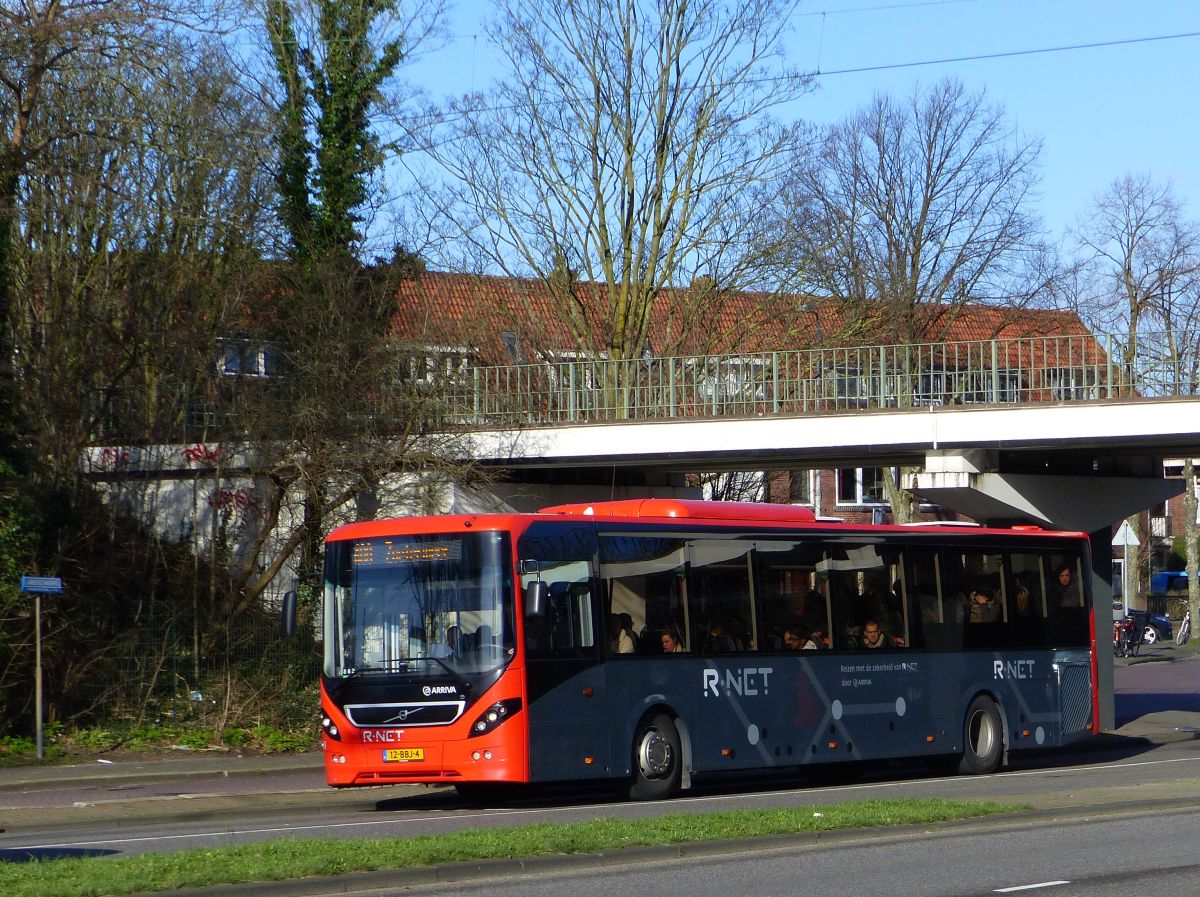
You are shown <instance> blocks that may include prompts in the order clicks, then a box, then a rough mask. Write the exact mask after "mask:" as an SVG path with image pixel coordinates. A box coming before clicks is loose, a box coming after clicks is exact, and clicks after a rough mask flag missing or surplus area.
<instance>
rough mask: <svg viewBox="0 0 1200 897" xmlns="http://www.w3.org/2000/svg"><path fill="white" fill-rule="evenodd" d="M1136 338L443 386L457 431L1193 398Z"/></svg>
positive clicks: (1175, 372) (688, 361)
mask: <svg viewBox="0 0 1200 897" xmlns="http://www.w3.org/2000/svg"><path fill="white" fill-rule="evenodd" d="M1163 345H1164V343H1163V341H1162V340H1161V339H1154V338H1152V337H1140V338H1139V349H1138V351H1137V352H1136V353H1134V357H1133V361H1132V363H1127V362H1126V361H1125V359H1126V357H1127V356H1126V346H1125V344H1123V343H1121V342H1120V341H1118V340H1116V339H1114V338H1106V339H1104V340H1103V341H1101V340H1098V339H1096V338H1094V337H1091V336H1057V337H1034V338H1023V339H1004V340H980V341H974V342H952V343H924V344H904V345H890V346H858V347H837V348H821V349H802V350H792V351H778V352H755V353H740V354H734V355H705V356H680V357H663V358H652V357H645V358H640V359H636V360H624V361H610V360H579V359H571V360H567V361H546V362H540V363H535V364H524V365H507V366H502V367H476V368H470V369H468V370H467V371H466V372H465V376H463V377H460V378H458V379H457V380H456V382H452V383H448V384H447V388H448V390H449V391H448V394H447V395H446V396H445V400H446V407H447V411H449V410H450V409H454V412H453V413H454V416H455V417H457V418H458V419H459V420H461V421H462V422H464V423H472V424H475V425H482V426H521V425H524V426H530V425H535V426H536V425H561V424H570V423H592V422H604V421H618V420H619V421H629V420H658V419H665V418H697V417H710V418H711V417H725V416H737V417H742V416H760V415H772V414H811V413H819V412H823V411H847V410H869V409H881V408H921V407H929V406H937V405H954V404H964V405H965V404H970V405H1005V404H1035V403H1047V402H1074V401H1088V400H1100V399H1118V398H1120V399H1128V398H1138V397H1143V398H1151V397H1161V396H1178V395H1195V394H1196V393H1197V392H1198V378H1197V366H1196V359H1195V357H1194V353H1193V357H1189V358H1185V357H1184V356H1183V355H1182V354H1181V353H1178V352H1176V353H1164V352H1163Z"/></svg>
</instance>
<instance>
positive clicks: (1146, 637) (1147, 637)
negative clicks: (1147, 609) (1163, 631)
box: [1142, 626, 1158, 645]
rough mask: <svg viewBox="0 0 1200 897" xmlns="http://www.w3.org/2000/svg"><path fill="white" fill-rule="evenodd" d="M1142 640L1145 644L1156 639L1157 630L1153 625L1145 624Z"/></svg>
mask: <svg viewBox="0 0 1200 897" xmlns="http://www.w3.org/2000/svg"><path fill="white" fill-rule="evenodd" d="M1142 641H1144V642H1145V643H1146V644H1147V645H1153V644H1154V643H1155V642H1157V641H1158V630H1157V629H1155V628H1154V627H1153V626H1147V627H1146V631H1145V632H1144V633H1142Z"/></svg>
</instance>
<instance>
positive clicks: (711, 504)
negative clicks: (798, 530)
mask: <svg viewBox="0 0 1200 897" xmlns="http://www.w3.org/2000/svg"><path fill="white" fill-rule="evenodd" d="M539 513H541V514H578V515H582V516H585V517H666V518H677V519H685V520H771V521H775V522H779V523H813V522H815V521H816V519H817V515H816V514H815V513H813V510H812V508H806V507H803V506H801V505H777V504H766V503H763V502H754V501H701V500H698V499H683V498H631V499H626V500H624V501H597V502H591V503H588V504H572V505H551V506H550V507H548V508H542V509H541V510H540V511H539Z"/></svg>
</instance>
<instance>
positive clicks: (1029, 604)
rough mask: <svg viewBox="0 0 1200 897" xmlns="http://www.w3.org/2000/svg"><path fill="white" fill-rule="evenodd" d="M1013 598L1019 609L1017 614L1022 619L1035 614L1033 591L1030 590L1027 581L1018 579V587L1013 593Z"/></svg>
mask: <svg viewBox="0 0 1200 897" xmlns="http://www.w3.org/2000/svg"><path fill="white" fill-rule="evenodd" d="M1013 598H1014V603H1015V605H1016V609H1017V616H1018V617H1019V618H1020V619H1022V620H1028V619H1030V618H1031V617H1033V616H1034V607H1033V592H1031V591H1030V589H1029V586H1028V585H1027V584H1026V583H1024V582H1022V581H1021V580H1017V588H1016V591H1015V592H1014V593H1013Z"/></svg>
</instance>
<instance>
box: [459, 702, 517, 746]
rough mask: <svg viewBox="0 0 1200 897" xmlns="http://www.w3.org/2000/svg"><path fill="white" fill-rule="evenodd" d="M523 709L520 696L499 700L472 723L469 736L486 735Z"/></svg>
mask: <svg viewBox="0 0 1200 897" xmlns="http://www.w3.org/2000/svg"><path fill="white" fill-rule="evenodd" d="M520 709H521V699H520V698H509V699H508V700H507V701H497V702H496V703H495V704H493V705H492V706H491V707H489V708H488V709H487V710H485V711H483V713H481V714H479V717H478V718H477V719H476V720H475V722H473V723H471V732H470V735H469V736H468V737H469V738H477V737H478V736H480V735H486V734H487V733H488V732H491V731H492V730H493V729H495V728H496V727H497V726H498V725H500V724H501V723H502V722H504V721H505V720H506V719H508V718H509V717H510V716H512V715H513V714H514V713H516V712H517V711H518V710H520Z"/></svg>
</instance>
